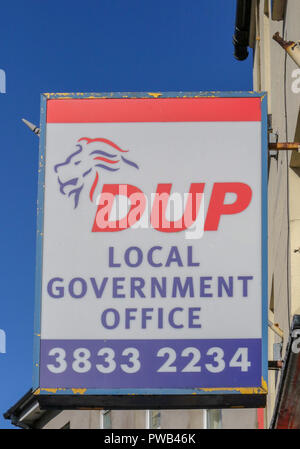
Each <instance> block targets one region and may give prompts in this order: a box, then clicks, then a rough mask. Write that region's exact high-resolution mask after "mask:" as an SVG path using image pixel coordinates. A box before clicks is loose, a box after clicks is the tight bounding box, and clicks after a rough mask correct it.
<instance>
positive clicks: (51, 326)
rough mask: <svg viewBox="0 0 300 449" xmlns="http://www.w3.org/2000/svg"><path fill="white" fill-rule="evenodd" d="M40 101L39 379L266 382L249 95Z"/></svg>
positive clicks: (159, 384)
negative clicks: (41, 104)
mask: <svg viewBox="0 0 300 449" xmlns="http://www.w3.org/2000/svg"><path fill="white" fill-rule="evenodd" d="M145 97H146V98H145ZM45 104H46V106H47V107H46V111H44V112H45V114H44V117H45V120H44V125H43V130H42V136H41V158H42V159H41V161H42V165H43V166H42V175H41V182H42V183H43V185H44V186H45V189H44V196H43V197H42V194H41V192H40V195H41V196H40V198H42V199H41V201H42V203H43V204H42V207H41V209H43V210H42V212H43V213H41V214H40V215H41V217H43V219H42V218H41V222H40V226H41V229H42V236H41V237H40V246H39V250H38V251H39V257H40V259H39V260H40V262H39V263H40V266H41V276H39V277H38V286H39V289H38V291H39V301H38V303H39V304H40V312H41V314H40V315H41V320H40V328H39V331H40V357H39V367H40V368H39V373H38V377H39V380H38V384H39V387H40V389H41V391H47V390H48V391H49V389H52V390H53V389H54V390H55V389H66V391H70V392H71V391H72V389H73V390H74V389H83V388H84V389H87V390H86V391H87V392H95V391H98V392H99V391H101V393H105V392H107V394H108V393H109V394H114V392H116V391H118V392H120V391H125V390H126V391H132V392H136V393H139V392H145V391H147V392H153V393H159V392H165V393H168V392H175V393H176V394H178V393H180V392H185V393H187V392H192V391H193V390H195V389H198V390H199V391H203V392H208V391H209V392H214V391H218V389H219V390H220V389H222V390H223V391H224V392H225V393H226V391H228V392H232V391H233V390H234V389H236V391H237V392H241V391H242V389H243V388H248V389H249V388H250V389H251V388H252V389H253V392H257V391H258V390H259V388H261V387H263V386H265V384H264V385H262V377H263V370H264V354H263V351H264V349H263V341H264V339H265V337H264V336H263V324H264V323H263V320H264V316H263V302H264V299H263V289H264V285H265V282H266V279H265V274H264V266H263V264H264V257H266V256H265V255H264V256H263V257H262V253H264V248H263V245H264V244H263V243H262V242H263V234H262V233H263V232H264V231H263V229H264V217H263V215H262V209H263V207H262V206H263V204H262V201H263V194H262V193H263V190H264V188H265V187H264V182H265V179H264V170H265V166H264V163H265V162H264V157H262V151H263V150H265V149H263V148H262V135H263V129H262V110H261V104H262V102H261V98H260V97H259V96H245V97H243V96H241V97H236V96H230V95H229V94H227V95H226V94H224V96H220V97H217V98H215V97H204V96H198V97H196V96H193V97H189V98H187V97H185V96H184V95H182V96H175V95H174V96H168V95H162V96H161V97H157V96H154V97H151V96H144V97H143V96H142V95H141V96H140V97H135V98H134V97H130V98H122V96H121V95H120V96H119V97H118V98H117V97H114V98H88V97H82V96H81V97H79V96H76V95H75V96H74V97H71V98H57V97H56V96H55V95H53V96H51V97H50V98H48V99H47V100H46V101H45ZM263 382H264V381H263ZM261 391H263V390H261Z"/></svg>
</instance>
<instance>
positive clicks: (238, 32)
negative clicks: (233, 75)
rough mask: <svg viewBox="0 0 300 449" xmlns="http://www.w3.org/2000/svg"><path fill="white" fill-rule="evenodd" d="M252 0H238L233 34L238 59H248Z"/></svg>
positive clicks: (235, 55)
mask: <svg viewBox="0 0 300 449" xmlns="http://www.w3.org/2000/svg"><path fill="white" fill-rule="evenodd" d="M251 3H252V0H237V4H236V15H235V29H234V35H233V45H234V57H235V58H236V59H237V60H238V61H243V60H244V59H247V56H248V54H249V53H248V48H247V47H248V45H249V33H250V16H251Z"/></svg>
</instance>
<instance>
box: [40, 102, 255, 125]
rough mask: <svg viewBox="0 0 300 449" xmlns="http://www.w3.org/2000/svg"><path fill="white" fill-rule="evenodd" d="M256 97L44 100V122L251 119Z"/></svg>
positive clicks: (231, 120)
mask: <svg viewBox="0 0 300 449" xmlns="http://www.w3.org/2000/svg"><path fill="white" fill-rule="evenodd" d="M260 105H261V101H260V98H259V97H250V98H249V97H239V98H232V97H213V98H207V97H205V98H155V99H152V98H127V99H124V98H113V99H106V98H99V99H90V98H86V99H70V98H68V99H59V100H54V99H53V100H48V101H47V123H122V122H123V123H128V122H214V121H215V122H222V121H224V122H248V121H249V122H251V121H260V120H261V106H260Z"/></svg>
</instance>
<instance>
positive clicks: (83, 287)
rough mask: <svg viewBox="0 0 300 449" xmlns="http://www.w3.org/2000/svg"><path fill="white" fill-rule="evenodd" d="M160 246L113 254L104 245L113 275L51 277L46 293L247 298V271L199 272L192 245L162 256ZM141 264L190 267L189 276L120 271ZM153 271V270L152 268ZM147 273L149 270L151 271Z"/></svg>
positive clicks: (100, 296) (77, 296)
mask: <svg viewBox="0 0 300 449" xmlns="http://www.w3.org/2000/svg"><path fill="white" fill-rule="evenodd" d="M162 254H163V247H161V246H153V247H151V248H150V249H149V250H148V251H146V252H145V253H144V252H143V251H142V250H141V249H140V248H138V247H135V246H132V247H129V248H127V249H126V250H125V251H124V254H123V256H122V257H119V258H118V257H116V254H115V248H114V247H109V248H108V267H109V269H111V270H112V273H113V276H102V277H101V276H91V277H89V278H85V277H83V276H80V275H78V276H74V277H72V278H71V279H65V278H64V277H63V276H59V275H57V276H55V277H52V278H51V279H50V280H49V281H48V283H47V293H48V295H49V297H50V298H56V299H62V298H74V299H81V298H85V297H87V298H94V299H122V298H125V299H130V298H226V297H227V298H232V297H234V296H235V297H240V298H247V297H248V296H249V291H250V288H251V281H253V278H254V277H253V276H251V275H249V273H243V274H240V275H235V276H233V275H226V276H222V275H219V276H210V275H209V273H201V275H199V271H200V262H199V261H197V260H195V257H194V254H193V247H192V246H187V247H186V254H185V255H184V257H183V255H182V254H180V252H179V250H178V248H177V247H176V246H172V247H171V248H170V250H169V251H168V252H167V254H165V255H164V257H163V256H162ZM143 265H145V266H146V268H147V267H151V268H156V269H157V268H162V269H166V271H167V269H170V268H173V269H177V268H178V269H179V270H178V271H177V272H175V274H177V273H178V272H179V274H180V268H194V271H193V272H192V273H191V274H193V275H190V276H183V275H182V276H177V275H171V276H170V273H169V272H166V274H168V276H164V274H165V273H164V271H161V270H159V275H158V276H155V275H154V276H153V275H150V274H148V271H149V270H146V271H143V273H145V272H146V276H144V275H139V276H138V275H137V273H136V272H135V273H134V276H124V275H120V271H119V272H117V270H118V269H119V270H121V274H122V268H126V273H128V268H137V267H141V266H143ZM152 273H153V271H152ZM152 273H151V274H152Z"/></svg>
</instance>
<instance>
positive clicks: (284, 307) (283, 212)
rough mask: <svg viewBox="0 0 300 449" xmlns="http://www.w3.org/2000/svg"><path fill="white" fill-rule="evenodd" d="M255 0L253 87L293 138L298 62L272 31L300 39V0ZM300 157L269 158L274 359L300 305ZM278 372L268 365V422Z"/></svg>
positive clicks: (275, 126) (283, 134) (299, 98)
mask: <svg viewBox="0 0 300 449" xmlns="http://www.w3.org/2000/svg"><path fill="white" fill-rule="evenodd" d="M254 3H255V5H254V7H255V11H254V17H255V20H254V22H255V32H254V33H253V41H252V46H253V49H254V65H253V82H254V83H253V90H257V91H266V92H267V93H268V113H269V114H271V119H272V130H273V133H276V134H278V141H279V142H287V141H289V142H293V141H294V139H295V133H296V128H297V123H298V120H299V118H298V115H299V103H300V93H298V94H296V93H294V92H293V91H292V83H293V81H294V78H293V76H294V75H295V70H296V69H297V68H298V67H297V65H296V63H295V62H294V61H293V60H292V59H291V58H290V56H288V55H287V53H286V52H285V51H284V50H283V48H282V47H281V46H280V45H279V44H278V43H277V42H276V41H274V40H273V39H272V36H273V35H274V34H275V32H277V31H279V33H280V35H281V36H283V37H284V39H285V40H292V41H297V40H299V39H300V26H299V24H300V2H299V0H288V1H287V2H286V12H285V18H284V20H273V19H272V10H271V0H266V1H263V0H260V1H259V0H255V2H254ZM274 3H275V2H274ZM299 137H300V136H299ZM298 141H299V138H298ZM298 157H299V156H298V155H296V156H295V154H292V152H291V151H289V152H287V151H279V152H278V154H277V158H276V157H272V158H270V160H269V180H268V195H269V203H268V207H269V229H268V232H269V280H268V284H269V320H270V321H271V322H273V323H275V324H278V325H279V328H280V329H282V331H283V339H281V338H280V336H278V335H277V334H276V333H274V332H273V331H272V330H271V329H269V360H272V359H273V349H274V347H273V345H274V343H281V344H282V357H284V353H285V349H286V344H287V341H288V337H289V330H290V324H291V320H292V316H293V315H294V314H295V313H299V311H300V252H299V253H298V252H295V249H297V248H298V247H299V246H300V221H299V219H300V207H299V203H300V202H299V199H300V183H299V173H300V172H299V169H297V168H295V167H291V166H290V165H291V159H298ZM292 165H293V163H292ZM297 311H298V312H297ZM279 375H280V374H279V373H278V372H274V371H269V395H268V404H267V408H266V410H265V419H266V426H267V427H268V425H269V422H270V419H271V417H272V413H273V407H274V401H275V395H276V387H277V386H278V379H279Z"/></svg>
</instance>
